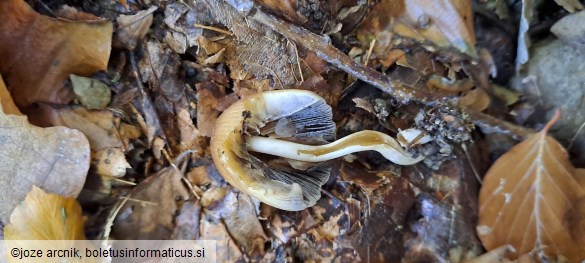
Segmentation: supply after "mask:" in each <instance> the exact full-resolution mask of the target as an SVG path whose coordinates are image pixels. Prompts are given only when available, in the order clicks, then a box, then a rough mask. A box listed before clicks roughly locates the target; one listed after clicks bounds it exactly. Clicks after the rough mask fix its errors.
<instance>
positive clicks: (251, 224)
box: [208, 189, 268, 258]
mask: <svg viewBox="0 0 585 263" xmlns="http://www.w3.org/2000/svg"><path fill="white" fill-rule="evenodd" d="M257 204H258V203H256V204H254V202H253V201H252V199H251V198H250V197H249V196H247V195H242V194H240V193H239V192H234V190H233V189H230V191H228V192H227V194H226V195H225V197H224V198H223V200H222V201H221V203H219V204H217V206H215V207H211V208H208V209H209V211H210V212H211V213H213V215H215V216H217V217H218V218H221V219H222V222H223V224H224V225H225V227H226V228H227V230H228V231H229V233H230V235H231V236H232V238H233V239H234V241H236V242H237V244H238V245H239V246H240V247H242V248H243V249H244V251H245V252H246V253H247V254H248V256H250V257H251V258H256V257H258V256H260V257H262V256H263V255H264V254H265V251H264V243H265V242H266V240H267V239H268V237H267V236H266V234H265V233H264V230H263V229H262V225H261V224H260V221H259V220H258V216H257V215H256V207H255V206H256V205H257Z"/></svg>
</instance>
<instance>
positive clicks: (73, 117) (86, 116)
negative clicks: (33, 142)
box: [47, 107, 123, 151]
mask: <svg viewBox="0 0 585 263" xmlns="http://www.w3.org/2000/svg"><path fill="white" fill-rule="evenodd" d="M47 111H48V112H50V114H48V116H47V118H48V119H50V122H51V124H52V125H53V126H66V127H69V128H72V129H77V130H80V131H81V132H83V134H85V136H87V139H88V140H89V143H90V144H91V150H92V151H99V150H103V149H107V148H119V147H122V146H123V144H122V141H121V140H120V134H119V133H118V131H117V129H116V123H117V122H118V121H119V120H118V119H117V118H115V117H114V115H113V114H112V112H110V111H97V110H87V109H86V108H84V107H70V108H61V109H50V108H48V109H47Z"/></svg>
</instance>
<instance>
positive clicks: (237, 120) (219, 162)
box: [211, 90, 323, 211]
mask: <svg viewBox="0 0 585 263" xmlns="http://www.w3.org/2000/svg"><path fill="white" fill-rule="evenodd" d="M316 101H323V98H321V97H319V96H318V95H317V94H315V93H312V92H309V91H303V90H278V91H269V92H264V93H260V94H255V95H252V96H249V97H246V98H244V99H242V100H240V101H238V102H236V103H234V104H233V105H231V106H230V107H229V108H228V109H226V110H225V111H224V112H223V114H222V115H221V116H220V117H219V118H218V119H217V124H216V127H215V131H214V136H213V137H212V138H211V156H212V158H213V162H214V163H215V166H216V167H217V169H218V171H219V172H220V174H221V175H222V176H223V177H224V178H225V180H226V181H228V182H229V183H230V184H231V185H232V186H233V187H235V188H237V189H239V190H240V191H242V192H244V193H246V194H248V195H250V196H253V197H255V198H257V199H258V200H259V201H261V202H263V203H266V204H268V205H270V206H274V207H276V208H280V209H283V210H289V211H299V210H303V209H305V208H306V207H309V206H312V205H314V204H315V202H316V200H306V199H305V198H304V197H303V190H302V189H301V187H300V186H299V185H298V184H296V183H293V184H286V183H283V182H279V181H276V180H272V179H269V178H266V177H265V176H264V174H263V173H262V171H261V170H259V169H254V168H252V166H251V160H249V159H248V158H249V154H248V153H247V151H246V150H245V149H244V147H245V144H244V138H245V135H243V132H242V126H243V124H244V119H245V117H244V116H246V114H247V113H249V114H251V115H250V118H248V119H246V124H247V125H248V127H251V128H260V127H262V126H263V125H264V123H266V122H269V121H271V120H275V119H278V118H280V117H281V116H283V115H290V114H291V113H292V112H295V111H298V110H300V109H303V108H305V107H307V106H308V105H311V104H313V103H315V102H316Z"/></svg>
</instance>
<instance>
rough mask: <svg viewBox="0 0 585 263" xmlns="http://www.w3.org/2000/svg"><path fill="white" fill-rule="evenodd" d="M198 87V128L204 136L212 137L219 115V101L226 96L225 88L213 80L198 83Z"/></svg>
mask: <svg viewBox="0 0 585 263" xmlns="http://www.w3.org/2000/svg"><path fill="white" fill-rule="evenodd" d="M196 88H197V128H198V129H199V132H200V133H201V135H202V136H208V137H211V136H212V135H213V130H214V129H215V121H216V120H217V117H218V116H219V111H218V110H217V106H218V102H219V99H220V98H222V97H224V96H225V90H224V88H223V87H220V86H218V85H217V84H215V83H213V82H204V83H198V84H197V85H196Z"/></svg>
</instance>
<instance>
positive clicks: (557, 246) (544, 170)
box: [477, 112, 585, 262]
mask: <svg viewBox="0 0 585 263" xmlns="http://www.w3.org/2000/svg"><path fill="white" fill-rule="evenodd" d="M559 116H560V113H558V112H557V114H556V115H555V117H554V118H553V120H551V121H550V122H549V123H548V124H547V125H546V127H545V128H544V129H543V130H542V131H541V132H539V133H537V134H534V135H531V136H530V137H529V138H528V139H526V140H525V141H523V142H521V143H519V144H518V145H516V146H514V147H513V148H512V149H511V150H510V151H508V152H507V153H506V154H504V155H503V156H502V157H500V158H499V159H498V160H497V161H496V162H495V163H494V165H493V166H492V167H491V168H490V169H489V171H488V172H487V174H486V176H485V178H484V182H483V186H482V188H481V191H480V196H479V205H480V206H479V222H478V226H477V232H478V235H479V238H480V240H481V242H482V243H483V245H484V247H485V248H486V249H487V250H488V251H490V250H493V249H495V248H497V247H500V246H503V245H511V246H513V247H514V249H515V253H514V254H513V256H514V257H517V256H518V255H522V254H526V253H530V252H534V253H541V252H544V254H546V255H547V256H551V257H555V256H564V257H566V258H568V259H569V262H581V260H583V259H585V251H584V248H583V247H582V246H579V245H576V240H574V239H573V237H572V236H571V229H569V228H568V226H567V225H568V224H567V223H566V215H567V213H568V212H570V211H572V210H573V209H574V206H575V205H576V204H577V201H578V200H579V199H580V198H581V197H583V196H585V189H584V187H583V185H581V184H580V183H579V180H578V179H577V177H576V176H577V175H576V170H575V168H574V167H573V166H572V165H571V163H570V162H569V159H568V156H567V152H566V150H565V149H564V148H563V147H562V146H561V145H560V144H559V143H558V142H557V141H556V140H555V139H554V138H552V137H550V136H547V131H548V130H549V128H550V127H551V126H552V125H553V123H554V122H555V121H556V120H557V119H558V118H559ZM584 234H585V233H584Z"/></svg>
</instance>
